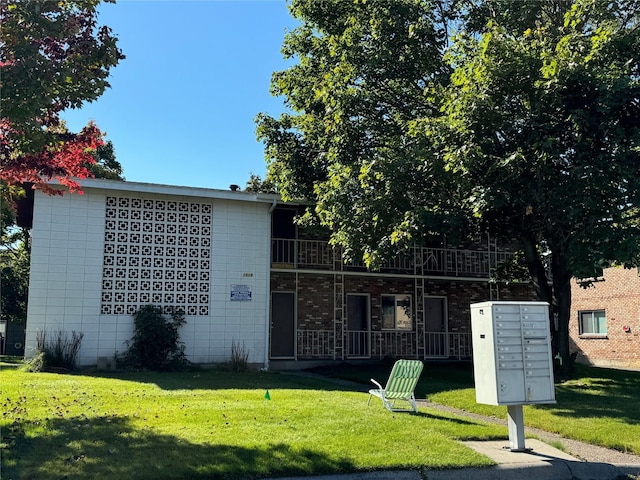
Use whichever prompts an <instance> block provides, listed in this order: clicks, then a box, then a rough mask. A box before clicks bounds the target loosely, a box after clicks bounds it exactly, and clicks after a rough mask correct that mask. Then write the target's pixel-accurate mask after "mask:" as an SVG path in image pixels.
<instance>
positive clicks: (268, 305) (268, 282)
mask: <svg viewBox="0 0 640 480" xmlns="http://www.w3.org/2000/svg"><path fill="white" fill-rule="evenodd" d="M277 204H278V201H277V200H276V199H274V200H273V203H272V204H271V206H270V207H269V226H268V228H269V233H268V235H267V255H266V257H267V274H266V278H267V279H266V290H265V291H266V292H267V295H266V297H267V298H266V301H265V302H264V303H265V312H264V318H265V322H264V367H263V369H264V370H265V371H268V370H269V337H270V336H271V328H269V327H270V326H271V215H272V214H273V211H274V210H275V208H276V205H277Z"/></svg>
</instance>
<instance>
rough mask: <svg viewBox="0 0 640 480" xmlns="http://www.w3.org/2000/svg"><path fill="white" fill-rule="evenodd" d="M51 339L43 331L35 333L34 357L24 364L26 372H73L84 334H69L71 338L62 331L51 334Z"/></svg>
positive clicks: (74, 332)
mask: <svg viewBox="0 0 640 480" xmlns="http://www.w3.org/2000/svg"><path fill="white" fill-rule="evenodd" d="M52 336H53V339H52V338H51V336H49V335H48V334H47V332H46V331H45V330H38V332H37V333H36V355H35V356H34V357H33V358H31V359H30V360H29V361H28V362H27V363H26V368H27V370H30V371H32V372H40V371H45V372H46V371H60V370H63V371H64V370H66V371H73V370H75V368H76V359H77V357H78V352H79V351H80V345H81V344H82V338H83V337H84V333H82V332H76V331H73V332H71V338H69V336H68V335H67V333H66V332H63V331H55V332H52Z"/></svg>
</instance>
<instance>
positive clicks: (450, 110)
mask: <svg viewBox="0 0 640 480" xmlns="http://www.w3.org/2000/svg"><path fill="white" fill-rule="evenodd" d="M290 9H291V13H292V14H293V15H294V16H295V17H296V18H298V19H299V20H300V21H301V26H300V27H299V28H298V29H296V30H294V31H293V32H291V33H289V34H288V36H287V37H286V38H285V42H284V46H283V53H284V54H285V56H287V57H290V58H297V60H298V63H297V64H296V65H294V66H293V67H291V68H289V69H287V70H285V71H283V72H276V73H275V74H274V76H273V81H272V91H273V93H274V94H277V95H282V96H284V98H285V102H286V104H287V106H288V107H289V108H290V112H289V113H286V114H283V115H282V116H281V117H280V118H278V119H274V118H271V117H268V116H266V115H260V116H259V117H258V135H259V137H260V138H261V139H262V140H263V141H265V144H266V156H267V159H268V162H269V170H268V175H269V176H270V178H272V179H274V180H275V181H276V183H277V187H278V189H279V191H280V192H281V193H282V194H283V195H284V196H285V198H288V197H306V198H309V199H312V200H314V201H315V202H316V206H315V211H314V212H313V213H314V214H315V215H316V216H317V218H319V219H320V221H321V222H322V223H324V224H325V225H327V226H329V227H330V228H331V230H332V240H333V241H334V242H335V243H337V244H340V245H342V246H344V247H345V248H346V249H347V252H348V253H350V254H351V255H353V256H362V258H363V259H364V260H365V261H367V262H369V263H370V264H372V265H375V264H376V262H378V261H379V260H380V259H383V258H385V256H387V255H389V254H390V253H392V252H394V250H396V249H399V248H402V247H404V246H407V245H410V244H412V243H414V242H416V243H420V242H423V241H425V239H426V238H428V237H429V236H430V235H432V234H448V235H452V234H454V233H458V234H463V235H468V234H470V233H471V232H475V231H489V232H491V233H492V234H493V235H495V236H498V237H500V238H502V239H505V240H508V241H513V240H515V241H516V242H518V243H517V244H518V245H519V247H520V249H521V250H522V251H523V253H524V258H525V259H526V263H527V266H528V268H529V273H530V274H531V278H532V281H533V282H534V284H535V285H536V287H537V289H538V293H539V295H540V298H541V299H544V300H546V301H549V302H550V303H551V304H552V306H553V311H554V313H555V314H556V315H557V322H554V323H557V325H558V328H557V331H556V332H554V340H555V347H556V349H557V351H558V352H559V353H560V356H561V358H562V366H563V368H564V369H565V370H566V369H567V368H568V366H569V365H570V352H569V339H568V323H569V308H570V301H571V297H570V280H571V278H572V277H574V276H575V277H581V278H589V277H591V276H593V275H594V274H596V272H597V269H598V268H599V267H601V266H603V265H607V264H608V263H609V262H619V263H625V264H627V265H629V264H632V263H634V262H637V261H638V221H637V212H638V206H639V204H640V198H638V192H640V185H639V184H638V182H639V180H640V130H639V128H640V90H639V89H640V84H639V81H640V71H639V54H640V53H639V52H640V43H639V37H640V27H639V26H638V12H640V2H638V1H634V0H617V1H611V2H599V1H595V0H576V1H566V0H555V1H554V0H550V1H547V2H540V1H535V0H531V1H528V0H525V1H521V2H510V1H504V0H493V1H492V0H485V1H481V0H475V1H471V0H470V1H467V2H451V3H449V2H446V1H435V0H434V1H428V0H394V1H353V2H343V1H339V0H336V1H334V2H331V1H324V2H315V1H313V0H294V1H292V3H291V6H290ZM549 254H550V255H549ZM548 258H550V259H551V261H550V265H545V262H546V259H548ZM545 266H547V267H549V268H545ZM563 373H565V374H566V373H567V372H566V371H565V372H563Z"/></svg>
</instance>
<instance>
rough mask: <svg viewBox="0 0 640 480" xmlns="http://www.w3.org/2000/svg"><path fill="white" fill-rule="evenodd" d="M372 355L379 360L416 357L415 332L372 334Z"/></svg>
mask: <svg viewBox="0 0 640 480" xmlns="http://www.w3.org/2000/svg"><path fill="white" fill-rule="evenodd" d="M371 335H372V337H373V338H372V342H373V348H372V354H373V355H374V356H376V357H378V358H384V357H386V356H389V357H405V358H411V357H415V356H416V333H415V332H395V331H394V332H372V333H371Z"/></svg>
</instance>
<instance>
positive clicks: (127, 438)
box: [0, 417, 354, 480]
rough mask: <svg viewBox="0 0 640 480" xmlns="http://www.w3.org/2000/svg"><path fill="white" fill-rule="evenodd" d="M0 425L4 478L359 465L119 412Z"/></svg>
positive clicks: (243, 472) (277, 471)
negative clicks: (200, 437)
mask: <svg viewBox="0 0 640 480" xmlns="http://www.w3.org/2000/svg"><path fill="white" fill-rule="evenodd" d="M3 430H4V431H3V437H4V438H3V442H4V450H3V462H2V471H1V472H0V477H1V478H13V479H15V480H20V479H31V478H38V479H66V480H73V479H86V478H102V479H114V480H115V479H122V478H136V479H154V480H155V479H186V478H189V479H194V480H199V479H203V480H204V479H212V478H216V479H217V478H221V479H230V480H231V479H251V478H260V477H264V476H285V475H311V474H319V473H323V474H326V473H338V472H347V471H353V470H354V467H353V465H352V464H351V462H349V461H348V460H345V459H340V458H337V459H334V458H328V457H327V456H325V455H323V454H320V453H318V452H314V451H312V450H308V449H295V448H291V447H290V446H289V445H286V444H282V443H278V442H264V444H260V442H258V441H256V442H255V443H256V444H257V445H256V446H255V447H252V448H248V447H241V446H232V445H221V444H216V438H215V434H214V433H213V432H212V436H211V442H210V443H207V444H194V443H189V442H186V441H184V440H182V439H179V438H176V437H173V436H170V435H160V434H158V433H155V432H152V431H149V430H143V429H139V428H134V427H133V426H132V425H131V423H130V422H129V420H128V419H127V418H122V417H98V418H92V419H88V418H86V417H75V418H68V419H51V420H48V421H46V424H45V425H40V424H38V425H34V424H32V423H30V422H28V421H16V422H14V423H13V424H12V425H11V426H9V427H8V428H5V429H3ZM25 432H26V433H25ZM70 439H71V440H70Z"/></svg>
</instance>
